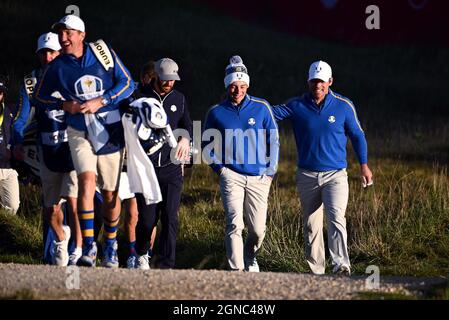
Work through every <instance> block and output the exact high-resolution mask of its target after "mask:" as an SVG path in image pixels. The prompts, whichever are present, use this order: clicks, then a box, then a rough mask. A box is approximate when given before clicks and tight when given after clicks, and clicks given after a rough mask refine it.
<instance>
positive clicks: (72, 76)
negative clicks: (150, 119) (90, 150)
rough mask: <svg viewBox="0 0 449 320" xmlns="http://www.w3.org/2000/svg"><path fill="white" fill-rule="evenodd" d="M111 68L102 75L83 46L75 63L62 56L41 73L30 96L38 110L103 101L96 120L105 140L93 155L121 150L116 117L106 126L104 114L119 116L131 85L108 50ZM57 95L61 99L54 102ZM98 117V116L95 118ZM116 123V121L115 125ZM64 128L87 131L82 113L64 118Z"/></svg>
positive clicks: (91, 52) (129, 78)
mask: <svg viewBox="0 0 449 320" xmlns="http://www.w3.org/2000/svg"><path fill="white" fill-rule="evenodd" d="M110 51H111V54H112V58H113V60H114V68H111V69H109V70H108V71H106V70H105V69H104V68H103V66H102V65H101V63H100V62H99V61H98V59H97V58H96V56H95V54H94V53H93V51H92V49H91V48H90V46H88V45H87V44H84V54H83V56H82V57H81V58H79V59H77V58H76V57H75V56H73V55H67V54H62V55H60V56H59V57H57V58H56V59H55V60H53V62H52V63H51V64H50V65H49V66H48V67H47V69H45V71H44V74H43V75H42V78H41V79H40V81H39V82H38V84H37V86H36V88H37V89H36V91H35V94H34V97H35V100H36V104H37V105H38V106H39V107H40V106H46V107H53V106H56V107H58V108H60V109H61V108H62V102H63V101H62V99H63V100H66V101H79V102H81V103H82V102H84V101H87V100H90V99H93V98H96V97H100V96H102V97H104V98H106V99H107V100H108V104H107V105H106V106H104V107H101V108H100V109H99V110H98V111H97V112H96V115H97V118H98V119H106V120H104V121H105V123H104V127H105V129H106V130H107V131H108V134H109V140H108V142H107V144H106V145H105V146H104V147H103V148H102V149H101V150H99V152H97V154H107V153H112V152H115V151H117V150H120V149H121V148H123V147H124V138H123V126H122V124H121V121H120V117H119V116H118V117H111V118H113V119H114V121H113V122H112V123H110V122H108V120H107V116H105V115H106V114H105V112H107V111H108V112H113V111H114V112H116V113H118V112H119V102H120V101H121V100H123V99H125V98H127V97H129V96H130V95H131V93H132V92H133V91H134V81H133V80H132V79H131V76H130V73H129V71H128V70H127V69H126V67H125V66H124V65H123V63H122V62H121V61H120V59H119V58H118V56H117V55H116V53H115V52H114V51H113V50H112V49H110ZM55 92H58V93H59V94H60V95H61V96H62V99H58V98H55V94H54V93H55ZM99 115H101V116H99ZM117 119H118V121H117ZM67 124H68V125H69V126H71V127H73V128H74V129H76V130H81V131H87V128H86V124H85V120H84V115H83V114H82V113H76V114H73V115H72V114H68V115H67Z"/></svg>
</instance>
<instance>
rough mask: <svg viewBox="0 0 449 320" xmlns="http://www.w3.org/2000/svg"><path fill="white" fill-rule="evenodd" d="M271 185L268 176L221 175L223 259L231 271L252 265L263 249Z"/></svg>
mask: <svg viewBox="0 0 449 320" xmlns="http://www.w3.org/2000/svg"><path fill="white" fill-rule="evenodd" d="M270 185H271V179H270V178H269V177H267V176H246V175H242V174H239V173H237V172H235V171H232V170H231V169H228V168H224V169H223V170H222V172H221V175H220V190H221V198H222V200H223V206H224V210H225V220H226V227H225V246H226V257H227V260H228V264H229V267H230V268H231V269H232V270H244V268H245V261H248V262H250V261H252V259H254V258H255V257H256V255H257V252H258V251H259V249H260V247H261V246H262V241H263V239H264V237H265V229H266V221H267V208H268V194H269V192H270ZM244 221H245V222H246V225H247V227H248V236H247V238H246V241H245V243H243V238H242V231H243V229H244V227H245V225H244Z"/></svg>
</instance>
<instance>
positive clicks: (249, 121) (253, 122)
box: [248, 118, 256, 126]
mask: <svg viewBox="0 0 449 320" xmlns="http://www.w3.org/2000/svg"><path fill="white" fill-rule="evenodd" d="M248 124H249V125H250V126H253V125H255V124H256V119H254V118H249V119H248Z"/></svg>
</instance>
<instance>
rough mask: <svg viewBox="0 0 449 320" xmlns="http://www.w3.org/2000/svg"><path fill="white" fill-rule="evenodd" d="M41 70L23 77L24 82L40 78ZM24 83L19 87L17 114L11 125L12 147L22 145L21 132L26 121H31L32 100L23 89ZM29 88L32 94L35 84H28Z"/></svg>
mask: <svg viewBox="0 0 449 320" xmlns="http://www.w3.org/2000/svg"><path fill="white" fill-rule="evenodd" d="M42 72H43V70H42V69H40V68H39V69H36V70H33V72H32V73H31V74H29V75H27V76H26V77H25V81H26V80H27V79H31V78H36V79H39V78H40V77H41V76H42ZM25 81H24V83H22V85H21V86H20V91H19V103H18V105H17V109H16V110H17V114H16V116H15V118H14V120H13V123H12V137H11V138H12V140H11V144H12V145H18V144H22V143H23V130H24V129H25V126H26V125H27V124H28V121H29V120H31V119H29V118H30V113H31V108H32V105H31V103H30V100H31V98H32V95H30V96H29V95H28V93H27V90H26V89H25V85H26V84H25ZM28 85H29V86H31V88H30V91H31V92H32V91H33V90H34V88H35V83H34V84H33V83H30V84H28Z"/></svg>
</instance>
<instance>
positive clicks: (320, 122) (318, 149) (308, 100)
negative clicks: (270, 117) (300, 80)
mask: <svg viewBox="0 0 449 320" xmlns="http://www.w3.org/2000/svg"><path fill="white" fill-rule="evenodd" d="M273 114H274V116H275V117H276V120H279V121H280V120H283V119H288V118H289V119H290V120H291V122H292V125H293V129H294V133H295V139H296V149H297V152H298V167H299V168H302V169H306V170H311V171H330V170H339V169H343V168H346V167H347V161H346V144H347V138H346V135H348V136H349V138H350V139H351V142H352V146H353V148H354V151H355V153H356V155H357V158H358V160H359V162H360V164H366V163H368V148H367V144H366V139H365V134H364V132H363V130H362V127H361V125H360V122H359V120H358V118H357V113H356V111H355V108H354V105H353V103H352V102H351V101H350V100H349V99H347V98H345V97H343V96H341V95H339V94H337V93H335V92H333V91H331V90H329V93H328V94H327V95H326V97H325V100H324V102H323V104H322V106H321V108H320V107H318V106H317V105H316V103H315V101H314V100H313V99H312V96H311V94H310V93H305V94H304V95H302V96H301V97H297V98H293V99H292V100H290V101H289V102H288V103H287V104H282V105H279V106H274V107H273Z"/></svg>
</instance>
